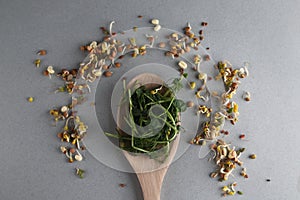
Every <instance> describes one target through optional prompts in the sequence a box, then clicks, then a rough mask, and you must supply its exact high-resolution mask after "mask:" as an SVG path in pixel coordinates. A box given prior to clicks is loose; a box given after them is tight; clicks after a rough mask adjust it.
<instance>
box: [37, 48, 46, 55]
mask: <svg viewBox="0 0 300 200" xmlns="http://www.w3.org/2000/svg"><path fill="white" fill-rule="evenodd" d="M46 54H47V51H46V50H44V49H42V50H39V51H38V52H37V55H39V56H44V55H46Z"/></svg>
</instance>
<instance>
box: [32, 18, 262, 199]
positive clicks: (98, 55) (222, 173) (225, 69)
mask: <svg viewBox="0 0 300 200" xmlns="http://www.w3.org/2000/svg"><path fill="white" fill-rule="evenodd" d="M139 18H142V17H139ZM114 23H115V22H114V21H113V22H111V24H110V26H109V29H106V28H105V27H101V30H102V32H103V34H104V35H105V36H104V37H103V38H102V40H101V41H100V42H96V41H93V42H91V43H90V44H89V45H84V46H81V47H80V49H81V50H82V51H83V52H87V53H88V56H87V58H86V59H85V60H84V61H83V62H82V63H80V65H79V67H78V68H75V69H72V70H66V69H62V70H60V71H59V72H58V73H56V72H55V69H54V68H53V67H52V66H48V67H47V68H46V70H45V71H44V72H43V74H44V75H45V76H48V77H49V78H51V76H53V75H55V74H56V75H57V76H58V77H60V78H61V79H62V80H63V81H64V85H63V86H61V87H59V88H57V90H56V92H66V93H68V94H72V103H71V104H68V105H63V106H61V107H57V108H53V109H51V110H50V115H51V116H52V117H53V119H54V121H55V122H58V121H63V122H64V126H63V130H62V131H61V132H60V133H58V137H59V138H60V140H61V141H62V142H64V144H65V145H63V146H61V147H60V149H61V151H62V152H63V153H64V154H65V155H66V157H67V159H68V161H69V162H74V161H79V162H80V161H82V160H83V156H82V154H81V153H80V152H81V151H82V150H85V147H84V146H83V145H82V140H83V138H84V136H85V135H86V133H87V129H88V127H87V125H86V124H85V123H84V122H83V121H82V120H81V119H80V117H79V116H78V115H77V114H76V112H75V111H73V108H74V107H76V105H78V104H81V103H84V102H85V94H86V93H88V92H91V91H90V87H89V84H90V83H93V82H94V81H96V80H97V79H99V78H100V77H102V76H104V77H111V76H113V73H115V72H116V71H117V69H118V68H120V67H121V66H122V58H124V56H130V57H132V58H135V57H137V56H143V55H146V53H147V49H151V48H155V47H156V48H160V49H165V56H166V57H169V58H172V59H180V58H181V56H182V55H184V54H186V53H190V52H191V50H192V49H193V50H195V51H197V50H198V49H199V47H200V45H201V42H202V40H203V39H204V36H203V29H205V27H206V26H207V25H208V24H207V22H202V23H201V26H202V28H201V29H200V30H199V32H195V31H194V30H192V27H191V25H190V24H189V23H188V24H187V26H185V27H184V28H183V34H179V33H176V32H174V33H172V34H170V35H168V36H167V37H166V38H167V39H166V40H167V41H166V42H159V43H157V42H156V41H155V40H156V37H155V36H153V35H151V34H146V35H145V37H146V38H147V40H148V43H146V44H141V45H137V41H136V39H135V38H128V41H121V40H117V39H116V36H117V35H118V34H123V32H120V33H116V32H113V31H112V26H113V24H114ZM151 23H152V24H153V30H154V31H155V32H159V31H160V29H161V25H160V23H159V20H157V19H153V20H152V21H151ZM133 30H134V31H138V28H137V27H134V28H133ZM37 54H38V55H39V56H44V55H46V54H47V51H46V50H40V51H38V53H37ZM208 60H210V56H209V55H199V54H194V56H193V59H192V61H190V62H189V63H187V62H185V61H184V60H183V59H180V61H179V62H178V66H177V67H178V70H179V73H180V76H181V77H183V76H185V77H187V73H185V70H186V69H187V68H189V67H191V68H192V69H194V71H195V73H197V75H196V76H197V77H198V79H199V82H201V84H202V86H201V87H200V88H196V87H195V86H196V83H195V82H194V81H192V82H190V83H189V86H190V89H191V90H194V91H195V96H196V97H197V98H198V99H199V100H200V101H203V104H201V105H194V104H193V103H192V102H185V103H187V107H190V108H196V110H197V111H196V114H199V115H203V116H204V117H206V118H207V121H205V122H204V123H203V124H202V125H201V124H200V125H199V133H197V134H196V136H195V137H194V138H193V139H191V141H190V143H191V144H196V145H204V144H205V141H211V142H213V144H212V145H211V150H212V151H213V152H214V153H215V155H214V157H213V159H214V161H215V163H216V166H217V169H216V171H215V172H213V173H212V174H211V177H217V176H219V180H220V181H224V180H228V178H229V176H230V175H231V173H232V171H233V170H234V169H235V168H236V164H237V165H243V162H241V161H240V160H239V158H240V156H241V154H242V152H243V151H244V150H245V149H244V148H241V149H237V150H236V149H235V148H234V147H233V148H231V147H230V144H227V143H226V142H225V141H224V140H221V139H219V136H220V135H221V134H223V135H226V134H228V131H225V130H223V129H222V128H223V125H224V122H225V121H226V120H228V121H230V123H231V124H233V125H234V124H235V123H236V122H237V121H238V116H239V112H238V104H237V103H236V102H234V101H232V98H233V96H234V95H235V94H236V90H237V89H238V86H239V85H240V79H243V78H245V77H247V76H248V70H247V67H246V66H244V67H242V68H240V69H233V67H232V65H231V64H230V63H229V62H228V61H224V62H219V63H217V65H216V66H215V68H216V70H217V71H218V75H217V76H216V77H215V80H219V81H223V83H224V86H225V91H224V92H223V93H221V94H219V93H217V92H215V91H209V90H208V87H207V84H206V83H207V81H209V80H210V78H211V77H208V76H207V74H206V73H203V72H202V71H201V70H200V64H201V63H202V62H205V61H208ZM41 63H42V61H41V59H36V60H35V61H34V64H35V65H36V67H40V66H41ZM175 80H177V81H178V80H179V79H175ZM159 88H160V87H159ZM159 88H154V89H153V88H152V89H147V88H145V87H141V88H138V89H137V90H136V91H135V93H134V94H133V95H132V96H131V97H130V99H129V100H130V102H131V103H130V110H131V111H132V113H131V122H130V120H128V122H129V124H130V125H131V126H134V125H133V124H134V123H137V124H140V125H146V124H147V123H148V119H147V118H146V120H144V119H143V118H144V114H141V113H139V112H140V111H141V110H143V109H144V110H145V112H148V111H149V108H148V107H147V105H149V104H152V103H157V102H161V101H163V103H160V104H162V105H165V107H166V108H167V110H168V111H169V115H168V116H169V117H168V118H167V120H166V121H165V122H166V126H164V128H163V130H162V131H161V133H160V134H159V135H157V136H153V137H158V138H143V139H138V138H134V137H132V136H130V137H129V136H128V135H126V134H123V133H121V132H119V134H109V136H113V137H117V138H118V139H119V141H120V145H121V147H123V148H124V149H126V150H129V151H134V152H145V153H149V152H151V151H152V150H156V149H159V148H161V146H162V145H163V144H169V142H170V141H172V140H174V139H175V137H176V134H178V132H179V128H180V126H179V125H178V122H179V119H178V115H179V113H180V112H182V111H183V110H184V107H185V106H183V103H182V102H180V101H179V100H177V99H176V98H175V94H174V93H172V90H168V89H167V90H166V91H165V92H164V93H160V92H159V90H158V89H159ZM166 88H168V87H166ZM153 91H157V92H153ZM74 94H75V95H74ZM210 98H216V99H218V100H219V102H220V108H219V111H215V110H212V108H210V107H208V106H206V105H204V104H205V103H206V102H208V101H209V100H210ZM243 99H244V100H245V101H250V93H249V92H245V93H244V95H243ZM141 102H143V104H141ZM185 103H184V105H185ZM140 104H141V105H140ZM139 106H141V109H138V108H139ZM143 120H144V121H143ZM240 138H241V139H242V138H244V135H243V137H240ZM128 141H130V144H129V145H128ZM255 157H256V156H255V155H251V158H253V159H254V158H255ZM76 174H77V175H78V176H79V177H81V178H83V177H84V170H82V169H79V168H76ZM240 174H241V175H242V176H243V177H245V178H248V175H247V173H246V168H242V171H241V172H240ZM234 186H236V183H232V184H230V185H228V186H224V187H223V191H224V196H226V195H234V194H235V193H236V192H235V190H234ZM237 193H238V194H242V192H240V191H238V192H237Z"/></svg>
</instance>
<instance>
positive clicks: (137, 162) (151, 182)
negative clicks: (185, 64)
mask: <svg viewBox="0 0 300 200" xmlns="http://www.w3.org/2000/svg"><path fill="white" fill-rule="evenodd" d="M134 84H140V86H141V85H146V86H147V87H153V86H157V85H162V84H163V81H162V80H161V78H160V77H159V76H157V75H155V74H149V73H145V74H140V75H138V76H136V77H135V78H133V79H132V80H131V81H130V82H129V84H128V85H127V87H128V88H131V87H132V86H133V85H134ZM120 110H122V108H120ZM120 110H119V113H118V115H119V116H122V115H121V113H120V112H122V111H120ZM117 123H118V125H120V123H121V122H120V119H119V117H118V122H117ZM179 140H180V134H178V135H177V137H176V139H175V140H174V141H173V142H172V143H171V144H170V147H169V148H170V151H169V155H168V157H167V158H165V159H164V162H159V161H157V160H154V159H151V158H149V156H147V155H144V154H132V153H130V152H127V151H123V153H124V155H125V157H126V159H127V160H128V162H129V163H130V165H131V166H132V168H133V170H134V172H135V173H136V174H137V177H138V180H139V182H140V185H141V188H142V191H143V196H144V200H160V192H161V187H162V184H163V180H164V177H165V175H166V173H167V170H168V167H169V166H170V164H171V163H172V160H173V158H174V156H175V153H176V151H177V147H178V144H179Z"/></svg>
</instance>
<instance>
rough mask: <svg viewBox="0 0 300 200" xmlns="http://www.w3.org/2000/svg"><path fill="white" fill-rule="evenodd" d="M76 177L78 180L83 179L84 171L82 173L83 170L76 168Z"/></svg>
mask: <svg viewBox="0 0 300 200" xmlns="http://www.w3.org/2000/svg"><path fill="white" fill-rule="evenodd" d="M76 175H77V176H78V177H79V178H84V175H85V171H84V170H83V169H80V168H76Z"/></svg>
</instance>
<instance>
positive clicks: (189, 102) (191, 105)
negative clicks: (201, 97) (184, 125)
mask: <svg viewBox="0 0 300 200" xmlns="http://www.w3.org/2000/svg"><path fill="white" fill-rule="evenodd" d="M186 106H187V107H189V108H191V107H193V106H194V102H192V101H188V102H187V104H186Z"/></svg>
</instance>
